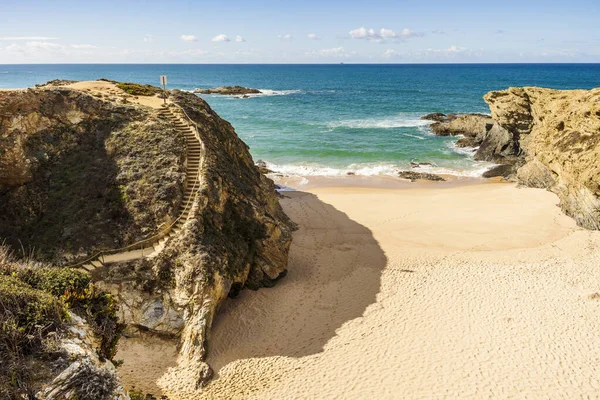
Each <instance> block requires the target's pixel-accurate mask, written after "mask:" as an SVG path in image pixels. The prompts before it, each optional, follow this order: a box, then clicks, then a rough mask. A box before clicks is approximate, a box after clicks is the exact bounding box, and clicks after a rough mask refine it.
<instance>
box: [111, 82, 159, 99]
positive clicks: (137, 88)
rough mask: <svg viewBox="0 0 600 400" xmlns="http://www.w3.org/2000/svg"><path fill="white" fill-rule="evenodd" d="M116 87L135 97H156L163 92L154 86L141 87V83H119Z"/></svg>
mask: <svg viewBox="0 0 600 400" xmlns="http://www.w3.org/2000/svg"><path fill="white" fill-rule="evenodd" d="M116 86H117V87H118V88H119V89H121V90H122V91H124V92H125V93H129V94H131V95H134V96H154V95H155V94H158V93H160V92H161V89H160V88H157V87H156V86H152V85H140V84H139V83H131V82H117V83H116Z"/></svg>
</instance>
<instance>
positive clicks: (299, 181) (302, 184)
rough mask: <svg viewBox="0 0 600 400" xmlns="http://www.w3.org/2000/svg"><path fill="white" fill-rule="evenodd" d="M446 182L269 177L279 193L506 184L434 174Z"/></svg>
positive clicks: (498, 179) (359, 177)
mask: <svg viewBox="0 0 600 400" xmlns="http://www.w3.org/2000/svg"><path fill="white" fill-rule="evenodd" d="M436 175H438V176H440V177H442V178H444V179H445V181H442V182H438V181H430V180H424V179H418V180H416V181H414V182H411V181H410V180H408V179H403V178H400V177H393V176H389V175H369V176H365V175H346V176H317V175H313V176H299V175H283V174H277V173H274V174H268V175H267V176H268V177H269V178H271V179H272V180H273V181H274V182H275V184H276V185H279V186H280V187H282V190H281V191H282V192H287V191H290V190H291V191H306V190H309V191H310V190H312V189H317V188H334V187H356V188H371V189H424V188H431V189H449V188H454V187H459V186H470V185H485V184H489V183H509V182H503V181H502V178H501V177H496V178H483V177H465V176H457V175H446V174H436Z"/></svg>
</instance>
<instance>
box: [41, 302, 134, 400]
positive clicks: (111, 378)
mask: <svg viewBox="0 0 600 400" xmlns="http://www.w3.org/2000/svg"><path fill="white" fill-rule="evenodd" d="M98 346H99V342H98V339H97V338H96V336H95V335H94V333H93V332H92V331H91V329H90V328H89V327H88V325H87V324H86V322H85V320H83V319H82V318H79V317H78V316H77V315H75V314H70V322H69V327H68V329H67V331H66V332H65V333H64V337H62V338H61V339H60V341H59V342H58V344H57V347H58V353H60V354H61V357H62V358H60V359H59V360H58V361H57V362H56V363H55V365H56V366H57V368H56V369H57V370H58V374H57V375H56V376H55V377H54V378H53V379H51V380H49V383H48V384H46V385H45V386H44V387H43V388H42V390H40V391H39V392H38V393H37V394H36V398H37V399H40V400H129V395H128V394H127V392H126V391H125V390H124V389H123V386H122V384H121V383H120V381H119V378H118V376H117V369H116V368H115V366H114V365H113V363H112V362H110V361H109V360H106V359H100V357H98V354H97V352H96V348H97V347H98Z"/></svg>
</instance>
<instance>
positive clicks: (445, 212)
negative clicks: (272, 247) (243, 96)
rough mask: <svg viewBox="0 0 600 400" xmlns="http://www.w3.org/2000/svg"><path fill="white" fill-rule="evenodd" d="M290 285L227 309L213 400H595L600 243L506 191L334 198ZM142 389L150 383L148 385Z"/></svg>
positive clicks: (313, 196) (303, 226)
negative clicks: (546, 399) (558, 399)
mask: <svg viewBox="0 0 600 400" xmlns="http://www.w3.org/2000/svg"><path fill="white" fill-rule="evenodd" d="M289 196H290V198H288V199H284V200H282V203H283V205H284V207H285V210H286V212H287V213H288V214H289V215H290V216H291V217H292V219H294V220H295V221H296V222H297V223H299V225H300V230H299V231H298V232H296V233H295V236H294V243H293V246H292V251H291V259H290V265H289V274H288V276H287V277H286V278H285V279H284V280H282V281H281V282H280V284H278V285H277V286H276V287H275V288H272V289H263V290H260V291H258V292H250V291H245V292H243V293H242V294H241V295H240V297H239V298H238V299H235V300H229V301H228V302H227V303H226V305H225V306H224V308H223V310H222V312H221V313H220V315H219V317H218V319H217V321H216V322H215V324H214V327H213V332H212V337H211V346H210V350H209V351H210V357H209V360H208V362H209V363H210V364H211V365H212V366H213V367H214V369H215V372H216V374H217V376H216V379H215V380H214V381H213V382H212V383H211V384H209V385H208V386H207V387H206V388H205V389H204V391H203V392H202V393H197V394H195V395H188V396H186V395H184V394H182V393H178V392H177V391H176V390H175V388H173V387H172V385H170V384H169V382H168V381H167V382H165V381H162V380H159V381H158V382H159V386H160V387H161V388H162V389H163V391H164V393H165V394H167V395H169V396H170V398H173V399H179V398H207V399H246V398H248V399H398V398H403V399H441V398H450V399H466V398H468V399H488V398H490V399H492V398H494V399H496V398H528V399H529V398H540V399H544V398H553V399H556V398H564V399H576V398H597V396H598V394H599V393H600V374H599V373H598V372H599V367H598V360H599V359H600V307H599V306H600V303H599V301H598V300H597V297H600V296H595V295H594V294H595V293H599V292H600V268H598V266H599V265H600V233H598V232H590V231H584V230H582V229H580V228H578V227H576V226H575V224H574V223H573V221H572V220H571V219H570V218H568V217H566V216H564V215H563V214H562V213H561V212H560V210H559V209H558V208H557V207H556V206H555V204H556V202H557V199H556V197H555V196H554V195H552V194H550V193H548V192H545V191H542V190H536V189H517V188H515V187H514V186H512V185H508V184H489V185H476V186H466V187H456V188H449V189H434V188H428V189H401V190H389V189H361V188H322V189H312V190H311V193H301V192H295V193H294V192H292V193H289ZM138 373H139V374H141V373H143V371H138Z"/></svg>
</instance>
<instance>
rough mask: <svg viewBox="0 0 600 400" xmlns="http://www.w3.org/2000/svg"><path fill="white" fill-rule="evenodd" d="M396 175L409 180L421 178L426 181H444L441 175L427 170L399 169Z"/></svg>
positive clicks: (413, 180)
mask: <svg viewBox="0 0 600 400" xmlns="http://www.w3.org/2000/svg"><path fill="white" fill-rule="evenodd" d="M398 176H399V177H400V178H402V179H409V180H410V181H411V182H415V181H416V180H417V179H423V180H427V181H445V179H444V178H442V177H441V176H439V175H435V174H430V173H427V172H415V171H400V172H398Z"/></svg>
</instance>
